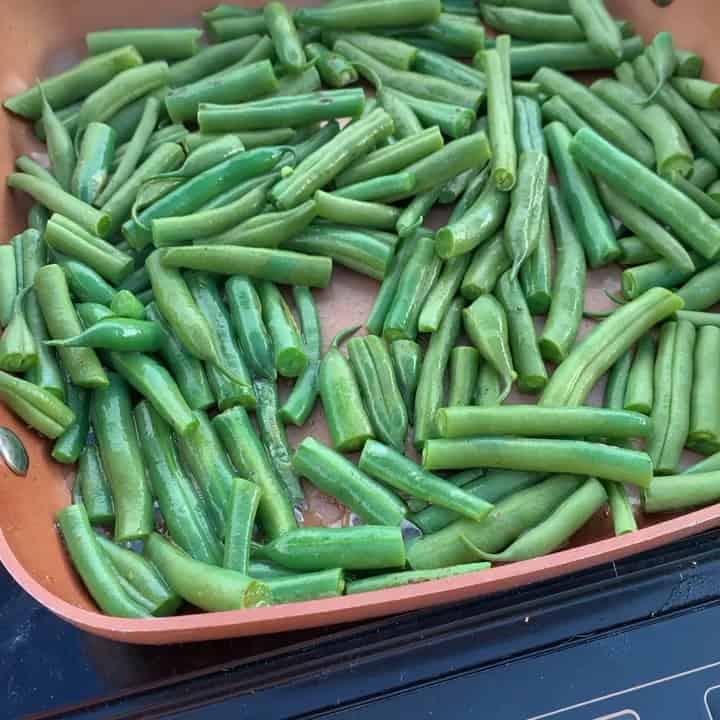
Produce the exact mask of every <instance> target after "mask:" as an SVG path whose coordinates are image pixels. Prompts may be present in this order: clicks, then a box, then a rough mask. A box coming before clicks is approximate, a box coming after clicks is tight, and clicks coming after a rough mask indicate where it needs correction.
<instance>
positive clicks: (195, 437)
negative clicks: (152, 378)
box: [177, 411, 244, 555]
mask: <svg viewBox="0 0 720 720" xmlns="http://www.w3.org/2000/svg"><path fill="white" fill-rule="evenodd" d="M194 416H195V418H196V420H197V426H196V427H195V428H194V429H193V430H191V431H190V432H189V433H187V434H186V435H184V436H182V435H181V436H178V437H177V445H178V450H179V451H180V457H181V458H182V461H183V465H184V466H185V467H186V468H187V470H188V471H189V473H190V474H191V475H192V477H193V478H194V479H195V483H196V484H197V486H198V488H199V489H200V491H201V493H202V496H203V498H204V506H205V507H206V508H207V521H208V522H209V523H210V526H211V527H212V533H211V535H216V536H217V537H220V538H221V537H224V535H225V526H226V519H227V512H228V508H229V506H230V496H231V494H232V483H233V478H234V477H235V476H236V475H237V474H238V473H237V472H235V469H234V468H233V467H232V465H231V464H230V461H229V460H228V457H227V455H226V453H225V449H224V448H223V444H222V443H221V442H220V438H219V437H218V434H219V433H217V432H216V428H215V426H214V425H212V424H211V422H210V420H209V418H208V416H207V414H206V413H205V412H203V411H196V412H195V413H194ZM238 469H240V468H238ZM243 474H244V473H243ZM203 517H204V514H203V513H200V514H199V515H198V521H200V520H202V519H203ZM206 535H207V533H206ZM220 555H222V552H220Z"/></svg>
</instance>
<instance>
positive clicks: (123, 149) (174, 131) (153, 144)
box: [111, 124, 189, 189]
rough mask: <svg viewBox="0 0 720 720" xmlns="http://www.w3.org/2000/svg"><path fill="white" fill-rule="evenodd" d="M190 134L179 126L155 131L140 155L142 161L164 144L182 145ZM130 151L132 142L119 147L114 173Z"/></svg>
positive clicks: (165, 127)
mask: <svg viewBox="0 0 720 720" xmlns="http://www.w3.org/2000/svg"><path fill="white" fill-rule="evenodd" d="M188 134H189V133H188V130H187V128H186V127H185V126H184V125H179V124H175V125H165V126H164V127H161V128H159V129H157V130H155V132H153V133H152V135H150V138H149V139H148V141H147V144H146V145H145V148H144V149H143V151H142V154H141V155H140V160H146V159H147V158H148V156H149V155H150V154H151V153H153V152H154V151H155V150H157V149H158V148H159V147H160V146H161V145H163V144H164V143H178V144H180V143H182V141H183V140H184V139H185V138H186V137H187V135H188ZM129 149H130V142H126V143H123V144H122V145H120V147H118V149H117V150H116V151H115V157H114V159H113V166H112V168H111V169H112V170H113V172H115V171H116V170H117V168H118V167H119V165H120V163H121V162H122V160H123V158H124V157H125V154H126V153H127V152H128V150H129ZM169 189H171V188H169Z"/></svg>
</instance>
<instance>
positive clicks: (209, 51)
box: [169, 35, 260, 87]
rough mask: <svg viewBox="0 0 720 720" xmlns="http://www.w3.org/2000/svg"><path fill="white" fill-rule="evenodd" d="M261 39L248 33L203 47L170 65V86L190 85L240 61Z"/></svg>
mask: <svg viewBox="0 0 720 720" xmlns="http://www.w3.org/2000/svg"><path fill="white" fill-rule="evenodd" d="M259 39H260V37H259V36H257V35H248V36H246V37H241V38H237V39H235V40H230V41H228V42H224V43H219V44H217V45H211V46H210V47H207V48H203V49H202V50H200V52H198V53H197V54H196V55H193V56H192V57H189V58H187V59H185V60H182V61H180V62H176V63H173V64H172V65H171V66H170V71H169V72H170V83H169V84H170V86H171V87H181V86H183V85H189V84H190V83H193V82H195V81H197V80H200V79H202V78H204V77H207V76H209V75H213V74H215V73H217V72H220V71H221V70H224V69H226V68H227V69H229V68H230V67H231V66H232V65H234V64H235V63H237V62H240V61H241V60H242V59H243V58H244V57H245V55H247V53H248V52H249V51H250V50H251V49H252V48H253V46H254V45H255V44H256V43H257V41H258V40H259Z"/></svg>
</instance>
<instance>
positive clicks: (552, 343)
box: [538, 187, 586, 362]
mask: <svg viewBox="0 0 720 720" xmlns="http://www.w3.org/2000/svg"><path fill="white" fill-rule="evenodd" d="M548 207H549V212H550V218H551V219H552V224H553V234H554V237H555V243H556V260H557V272H556V278H557V280H556V286H555V292H554V294H553V296H552V300H551V304H550V311H549V313H548V317H547V321H546V322H545V326H544V328H543V332H542V335H541V336H540V340H539V342H538V345H539V348H540V353H541V354H542V356H543V357H544V358H545V359H546V360H551V361H553V362H562V361H563V360H564V359H565V358H566V357H567V354H568V353H569V352H570V350H571V348H572V346H573V345H574V343H575V338H576V337H577V333H578V330H579V328H580V323H581V322H582V315H583V307H584V302H585V284H586V266H585V254H584V252H583V248H582V245H581V244H580V241H579V239H578V237H577V234H576V232H575V227H574V225H573V223H572V220H571V218H570V215H569V212H568V209H567V206H566V205H565V203H564V201H563V198H562V196H561V195H560V193H559V191H558V190H557V188H555V187H550V188H548Z"/></svg>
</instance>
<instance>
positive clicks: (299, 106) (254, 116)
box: [197, 60, 365, 133]
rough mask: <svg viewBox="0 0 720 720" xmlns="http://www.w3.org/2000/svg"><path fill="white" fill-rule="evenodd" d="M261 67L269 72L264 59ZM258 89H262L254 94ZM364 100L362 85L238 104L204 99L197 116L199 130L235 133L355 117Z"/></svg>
mask: <svg viewBox="0 0 720 720" xmlns="http://www.w3.org/2000/svg"><path fill="white" fill-rule="evenodd" d="M251 67H252V66H251ZM263 67H269V68H270V70H269V72H272V69H271V67H270V64H269V62H268V61H267V60H264V61H263ZM249 69H250V68H241V70H240V71H238V72H243V73H246V74H247V72H248V70H249ZM273 77H274V76H273ZM221 79H222V81H223V84H222V86H223V87H224V83H225V79H226V78H225V76H224V75H223V77H222V78H221ZM201 82H202V81H201ZM247 86H248V83H247V81H244V82H243V83H242V87H243V88H247ZM261 92H262V90H261V91H260V93H257V94H261ZM364 104H365V94H364V92H363V90H362V89H361V88H346V89H343V90H326V91H322V92H317V93H315V92H311V93H307V94H302V95H294V96H290V97H288V96H280V97H271V98H269V99H265V100H253V101H252V102H243V103H241V104H239V105H214V104H211V103H207V102H204V103H202V104H201V105H200V108H199V110H198V113H197V117H198V125H199V127H200V131H201V132H204V133H223V132H233V133H234V132H239V131H243V130H264V129H268V128H284V127H298V126H302V125H309V124H311V123H314V122H320V121H323V120H332V119H334V118H340V117H356V116H357V115H359V114H360V113H361V112H362V109H363V106H364Z"/></svg>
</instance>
